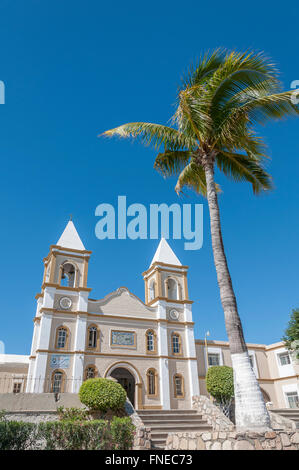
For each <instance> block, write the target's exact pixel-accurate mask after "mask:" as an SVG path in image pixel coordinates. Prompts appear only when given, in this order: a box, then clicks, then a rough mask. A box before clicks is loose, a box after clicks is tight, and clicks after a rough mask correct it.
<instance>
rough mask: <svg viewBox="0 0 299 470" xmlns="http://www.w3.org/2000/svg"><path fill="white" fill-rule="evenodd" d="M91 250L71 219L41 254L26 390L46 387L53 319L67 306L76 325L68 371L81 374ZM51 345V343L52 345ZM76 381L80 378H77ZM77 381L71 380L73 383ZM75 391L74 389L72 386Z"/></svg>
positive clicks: (36, 391)
mask: <svg viewBox="0 0 299 470" xmlns="http://www.w3.org/2000/svg"><path fill="white" fill-rule="evenodd" d="M90 254H91V251H87V250H86V249H85V247H84V245H83V243H82V241H81V239H80V237H79V235H78V232H77V230H76V228H75V226H74V224H73V222H72V221H71V220H70V221H69V222H68V224H67V225H66V227H65V229H64V231H63V233H62V235H61V237H60V238H59V240H58V242H57V243H56V245H51V246H50V251H49V254H48V256H47V257H46V258H44V260H43V262H44V274H43V282H42V288H41V293H39V294H37V295H36V299H37V309H36V315H35V318H34V332H33V340H32V346H31V354H30V362H29V370H28V381H27V392H35V393H42V392H44V391H46V390H44V389H45V383H46V382H47V381H48V375H49V363H50V361H51V355H52V353H55V351H54V352H53V351H51V344H52V343H53V341H52V342H51V340H52V337H51V335H53V328H52V323H53V319H55V317H56V316H57V315H61V313H62V312H67V311H68V310H71V311H75V312H76V313H77V315H76V326H75V332H74V334H73V338H72V346H69V347H68V350H67V351H66V353H67V352H72V361H71V362H70V364H71V368H72V371H69V372H71V375H72V377H75V378H80V377H82V375H83V362H82V358H81V355H80V352H81V351H84V349H85V335H86V317H87V315H86V314H87V308H88V295H89V292H90V291H91V289H89V288H88V287H87V273H88V262H89V258H90ZM52 348H53V345H52ZM78 383H79V381H78ZM75 384H76V381H74V387H75ZM72 391H73V392H76V390H75V389H74V390H72Z"/></svg>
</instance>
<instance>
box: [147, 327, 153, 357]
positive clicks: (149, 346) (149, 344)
mask: <svg viewBox="0 0 299 470" xmlns="http://www.w3.org/2000/svg"><path fill="white" fill-rule="evenodd" d="M146 339H147V350H148V351H151V352H152V351H154V349H155V340H154V333H153V331H148V332H147V334H146Z"/></svg>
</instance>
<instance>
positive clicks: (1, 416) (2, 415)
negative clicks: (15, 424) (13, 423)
mask: <svg viewBox="0 0 299 470" xmlns="http://www.w3.org/2000/svg"><path fill="white" fill-rule="evenodd" d="M5 420H6V410H0V422H1V421H5Z"/></svg>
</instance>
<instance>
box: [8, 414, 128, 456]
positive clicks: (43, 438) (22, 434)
mask: <svg viewBox="0 0 299 470" xmlns="http://www.w3.org/2000/svg"><path fill="white" fill-rule="evenodd" d="M134 429H135V428H134V426H133V424H132V422H131V419H130V418H128V417H125V418H114V419H113V420H112V421H111V422H110V421H105V420H93V421H81V422H80V421H53V422H49V421H48V422H44V423H40V424H34V423H24V422H15V421H3V422H0V450H27V449H41V448H42V449H47V450H117V449H122V450H130V449H131V448H132V446H133V439H134Z"/></svg>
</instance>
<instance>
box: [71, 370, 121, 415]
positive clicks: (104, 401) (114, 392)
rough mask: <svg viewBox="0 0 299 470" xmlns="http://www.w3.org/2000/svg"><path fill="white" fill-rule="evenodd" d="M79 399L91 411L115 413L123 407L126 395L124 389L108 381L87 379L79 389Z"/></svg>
mask: <svg viewBox="0 0 299 470" xmlns="http://www.w3.org/2000/svg"><path fill="white" fill-rule="evenodd" d="M79 398H80V401H81V403H83V405H85V406H87V407H88V408H89V409H90V410H93V411H103V412H106V411H108V410H113V411H117V410H120V409H122V408H123V407H124V405H125V402H126V398H127V394H126V392H125V390H124V388H123V387H122V386H121V385H120V384H119V383H117V382H114V381H112V380H110V379H103V378H95V379H88V380H86V381H85V382H83V384H82V385H81V387H80V390H79Z"/></svg>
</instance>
